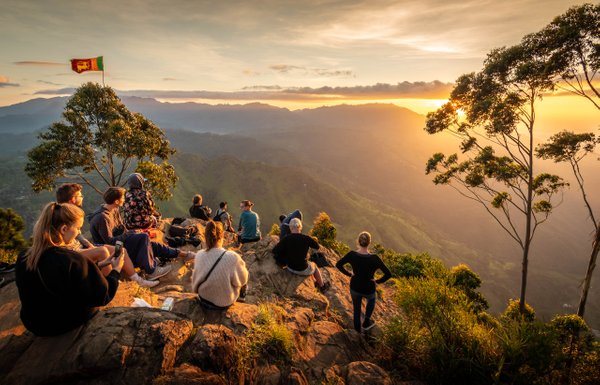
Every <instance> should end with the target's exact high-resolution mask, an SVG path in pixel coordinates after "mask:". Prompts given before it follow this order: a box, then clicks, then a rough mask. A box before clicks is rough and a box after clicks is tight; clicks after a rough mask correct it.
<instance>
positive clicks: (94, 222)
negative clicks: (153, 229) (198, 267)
mask: <svg viewBox="0 0 600 385" xmlns="http://www.w3.org/2000/svg"><path fill="white" fill-rule="evenodd" d="M124 195H125V189H124V188H122V187H109V188H108V189H107V190H106V192H105V193H104V202H105V203H104V204H103V205H100V207H98V209H97V210H96V211H94V213H93V214H91V215H90V216H89V221H90V232H91V233H92V238H93V239H94V242H97V243H106V244H115V242H116V241H118V240H120V241H122V242H123V246H124V247H125V249H126V250H127V252H128V254H129V255H130V256H131V260H132V261H133V265H134V266H136V267H139V268H140V269H142V270H144V271H145V272H146V273H147V274H148V275H147V276H146V278H147V280H148V281H156V280H157V279H159V278H160V277H162V276H164V275H166V274H168V273H169V272H170V271H171V266H170V265H165V266H160V265H158V264H157V263H156V258H158V260H159V261H164V262H167V261H170V260H172V259H175V258H177V257H183V258H186V259H191V258H192V257H193V253H192V252H183V251H180V250H177V249H173V248H171V247H168V246H165V245H163V244H161V243H158V242H153V241H151V240H150V236H149V235H148V234H147V233H145V232H142V231H134V230H129V229H127V227H125V225H124V224H123V220H122V219H121V214H120V213H119V208H120V207H121V206H122V205H123V202H124V201H125V197H124ZM117 230H118V231H117ZM139 282H140V281H138V283H139ZM144 285H145V286H155V284H146V283H144Z"/></svg>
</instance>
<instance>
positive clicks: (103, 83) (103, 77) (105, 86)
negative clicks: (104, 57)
mask: <svg viewBox="0 0 600 385" xmlns="http://www.w3.org/2000/svg"><path fill="white" fill-rule="evenodd" d="M102 87H106V86H105V85H104V70H102Z"/></svg>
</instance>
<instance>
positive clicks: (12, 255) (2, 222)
mask: <svg viewBox="0 0 600 385" xmlns="http://www.w3.org/2000/svg"><path fill="white" fill-rule="evenodd" d="M0 229H2V231H0V262H8V263H14V262H15V261H16V260H17V255H18V254H19V253H20V252H21V251H23V250H24V249H25V248H26V247H27V242H26V241H25V238H23V230H25V223H24V222H23V218H21V216H20V215H19V214H17V213H16V212H15V211H14V210H13V209H10V208H8V209H3V208H0Z"/></svg>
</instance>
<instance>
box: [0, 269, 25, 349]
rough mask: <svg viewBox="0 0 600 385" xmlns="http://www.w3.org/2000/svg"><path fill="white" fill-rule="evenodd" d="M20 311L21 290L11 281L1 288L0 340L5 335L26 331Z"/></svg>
mask: <svg viewBox="0 0 600 385" xmlns="http://www.w3.org/2000/svg"><path fill="white" fill-rule="evenodd" d="M5 275H7V274H5ZM20 312H21V301H19V291H18V289H17V285H16V284H15V283H14V282H11V283H9V284H7V285H5V286H4V287H2V288H1V289H0V341H1V340H2V339H4V338H5V337H9V336H12V335H21V334H23V333H25V331H26V329H25V326H23V324H22V323H21V318H20Z"/></svg>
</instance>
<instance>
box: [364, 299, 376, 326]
mask: <svg viewBox="0 0 600 385" xmlns="http://www.w3.org/2000/svg"><path fill="white" fill-rule="evenodd" d="M376 298H377V295H374V296H373V298H370V299H367V308H366V309H365V323H368V321H369V320H370V319H371V316H372V315H373V310H375V300H376Z"/></svg>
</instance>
